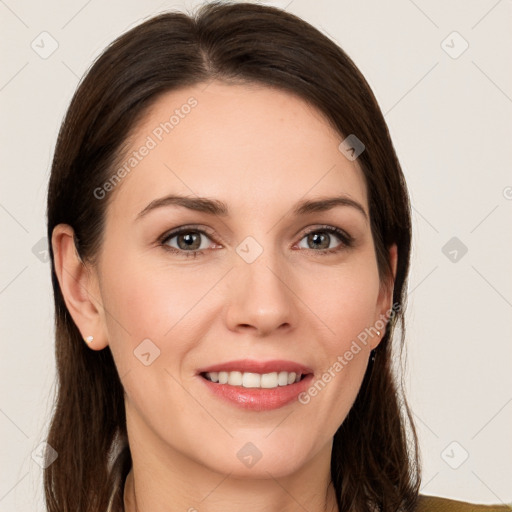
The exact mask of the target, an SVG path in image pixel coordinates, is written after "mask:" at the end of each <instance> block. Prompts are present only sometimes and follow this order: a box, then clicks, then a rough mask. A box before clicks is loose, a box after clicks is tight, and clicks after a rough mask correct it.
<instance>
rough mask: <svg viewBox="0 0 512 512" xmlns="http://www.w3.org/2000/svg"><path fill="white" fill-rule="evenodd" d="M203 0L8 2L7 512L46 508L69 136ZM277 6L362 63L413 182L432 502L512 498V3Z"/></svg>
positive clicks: (419, 369) (4, 87) (417, 377)
mask: <svg viewBox="0 0 512 512" xmlns="http://www.w3.org/2000/svg"><path fill="white" fill-rule="evenodd" d="M197 3H198V2H160V1H147V2H144V3H143V2H136V1H134V0H124V1H123V2H121V1H112V2H98V1H97V0H96V1H95V0H89V1H84V0H72V1H69V2H66V3H64V2H57V1H55V0H49V1H47V2H43V3H37V2H34V1H32V2H29V1H22V0H5V1H4V0H0V15H1V21H0V29H1V33H2V36H3V45H2V50H1V68H0V73H1V75H0V108H1V120H2V122H1V151H2V155H1V162H2V166H1V171H0V172H1V189H0V226H1V234H2V240H1V242H0V247H1V267H0V311H1V325H0V336H1V341H2V357H1V359H0V364H1V367H0V375H1V379H2V388H1V389H2V392H1V396H0V429H1V430H0V432H1V442H0V451H1V460H2V463H1V470H0V475H1V481H0V511H2V512H3V511H6V512H7V511H8V512H12V511H14V510H16V511H23V512H25V511H26V512H28V511H30V512H33V511H34V510H43V499H42V485H41V484H42V469H41V468H40V467H39V466H38V465H37V464H36V462H35V461H34V459H33V458H32V454H33V452H34V450H36V448H37V446H38V445H39V444H40V443H41V442H42V441H43V440H44V436H45V429H46V427H47V424H48V420H49V412H50V410H51V406H52V396H53V395H52V393H53V391H54V389H53V387H52V386H53V384H54V379H55V367H54V354H53V324H52V322H53V319H52V314H53V309H52V297H51V284H50V273H49V263H48V262H47V261H45V259H46V258H45V255H46V253H45V248H44V241H43V242H41V239H42V238H43V237H44V236H45V200H46V189H47V180H48V176H49V170H50V165H51V158H52V155H53V148H54V145H55V141H56V137H57V132H58V129H59V126H60V123H61V121H62V118H63V116H64V113H65V110H66V108H67V106H68V104H69V101H70V99H71V96H72V94H73V92H74V90H75V88H76V86H77V83H78V80H79V78H80V77H81V76H82V74H83V73H84V72H85V71H86V69H87V68H88V67H89V66H90V64H91V62H92V61H93V59H94V58H96V57H97V56H98V55H99V53H101V51H102V50H103V49H104V48H105V47H106V45H107V44H108V43H110V42H111V41H112V40H113V39H114V38H116V37H117V36H119V35H120V34H121V33H123V32H125V31H126V30H127V29H129V28H131V27H132V26H134V25H136V24H138V23H140V22H141V21H142V20H143V19H145V18H147V17H149V16H151V15H153V14H156V13H158V12H161V11H164V10H167V9H171V8H175V7H176V8H179V9H180V10H190V9H192V8H193V7H194V6H195V5H196V4H197ZM267 3H269V4H272V5H277V6H279V7H282V8H285V7H286V9H287V10H288V11H290V12H292V13H294V14H298V15H299V16H301V17H303V18H304V19H306V20H307V21H309V22H310V23H312V24H313V25H314V26H316V27H317V28H319V29H320V30H322V31H323V32H324V33H325V34H327V35H328V36H329V37H331V38H333V39H335V40H336V41H337V42H338V44H339V45H340V46H341V47H342V48H343V49H344V50H345V51H346V52H347V53H348V54H349V56H350V57H351V58H352V59H353V60H354V61H355V63H356V65H357V66H358V67H359V68H360V69H361V71H362V72H363V74H364V75H365V77H366V78H367V80H368V82H369V83H370V85H371V87H372V88H373V90H374V92H375V94H376V96H377V99H378V101H379V103H380V106H381V108H382V111H383V112H384V114H385V118H386V121H387V123H388V126H389V129H390V132H391V136H392V138H393V141H394V144H395V147H396V150H397V153H398V156H399V158H400V161H401V163H402V166H403V169H404V172H405V175H406V179H407V182H408V186H409V190H410V194H411V200H412V205H413V214H414V218H413V221H414V243H413V258H412V270H411V276H410V283H409V293H410V295H409V308H408V314H407V321H408V337H407V339H408V341H407V343H408V345H407V346H408V349H407V373H406V375H405V382H406V385H407V392H408V397H409V400H410V403H411V406H412V409H413V411H414V415H415V419H416V424H417V428H418V431H419V435H420V443H421V450H422V455H423V470H424V480H423V486H422V492H423V493H425V494H436V495H441V496H447V497H452V498H457V499H464V500H468V501H474V502H482V503H500V502H511V501H512V467H511V461H512V436H511V435H510V434H511V426H512V372H511V362H512V348H511V344H510V341H511V336H510V333H511V327H512V322H511V318H512V315H511V308H512V280H511V278H510V261H512V229H510V227H511V222H510V221H511V212H512V174H511V172H510V168H511V167H510V166H511V163H512V154H511V143H510V141H511V138H510V136H511V133H512V130H511V128H512V99H511V97H512V75H511V74H510V63H511V62H512V32H511V30H510V26H511V20H512V2H511V0H500V1H496V0H489V1H487V0H486V1H462V0H461V1H453V2H444V1H440V0H436V1H430V2H427V1H425V0H423V1H420V0H417V1H412V0H394V1H392V2H379V1H378V0H371V1H364V2H356V1H348V0H342V1H334V0H320V1H315V2H313V1H307V0H292V1H291V2H290V1H289V0H287V1H283V2H279V1H276V2H267ZM42 32H47V33H48V34H41V33H42ZM454 32H455V33H454ZM52 45H54V46H55V45H58V47H57V48H56V49H55V51H54V52H53V53H52V54H51V55H46V54H45V53H44V52H47V53H49V52H50V51H51V50H52V49H53V48H52ZM466 46H467V48H466ZM43 57H44V58H43ZM454 237H456V239H455V240H452V239H453V238H454ZM446 244H448V245H446ZM464 247H465V248H466V249H467V252H466V253H464V251H465V249H464ZM454 251H455V252H454ZM466 457H467V458H466Z"/></svg>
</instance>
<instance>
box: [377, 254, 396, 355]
mask: <svg viewBox="0 0 512 512" xmlns="http://www.w3.org/2000/svg"><path fill="white" fill-rule="evenodd" d="M397 260H398V249H397V246H396V244H393V245H392V246H391V247H390V248H389V263H390V265H391V270H392V276H390V278H389V279H388V281H387V282H386V283H381V286H380V291H379V298H378V301H377V309H376V313H377V316H376V318H375V324H374V325H376V328H377V329H378V330H380V331H381V335H380V336H379V337H378V339H377V340H376V345H375V347H376V346H377V345H378V344H379V343H380V341H381V339H382V338H383V337H384V334H385V333H386V329H387V322H388V320H389V317H390V315H391V312H392V306H393V290H394V285H395V278H396V266H397ZM375 347H372V348H375Z"/></svg>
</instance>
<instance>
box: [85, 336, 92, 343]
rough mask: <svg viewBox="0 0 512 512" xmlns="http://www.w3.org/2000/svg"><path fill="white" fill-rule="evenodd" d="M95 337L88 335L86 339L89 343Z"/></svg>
mask: <svg viewBox="0 0 512 512" xmlns="http://www.w3.org/2000/svg"><path fill="white" fill-rule="evenodd" d="M93 339H94V337H93V336H87V338H85V341H86V342H87V343H91V342H92V340H93Z"/></svg>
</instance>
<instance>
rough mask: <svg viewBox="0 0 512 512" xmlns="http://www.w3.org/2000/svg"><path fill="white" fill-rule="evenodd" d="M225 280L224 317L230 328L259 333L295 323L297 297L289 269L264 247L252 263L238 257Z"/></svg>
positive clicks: (289, 326)
mask: <svg viewBox="0 0 512 512" xmlns="http://www.w3.org/2000/svg"><path fill="white" fill-rule="evenodd" d="M229 280H230V282H229V285H228V286H229V290H230V292H229V306H228V309H227V313H226V321H227V324H228V327H229V329H230V330H233V331H243V330H246V331H254V334H255V335H256V336H259V337H263V336H268V335H269V334H271V333H273V332H274V331H277V330H279V331H282V332H285V331H289V330H291V329H293V328H295V327H296V321H297V318H298V311H297V297H296V295H295V294H294V292H293V283H292V282H291V281H292V276H291V272H290V271H289V268H286V266H285V264H284V263H282V262H281V264H279V263H278V261H277V258H275V257H272V255H270V251H264V252H263V253H262V254H261V255H260V256H259V257H258V258H257V259H256V261H253V262H252V263H247V262H246V261H244V260H243V259H241V258H240V259H239V260H238V261H237V262H236V263H235V268H234V269H233V270H232V271H231V272H230V273H229Z"/></svg>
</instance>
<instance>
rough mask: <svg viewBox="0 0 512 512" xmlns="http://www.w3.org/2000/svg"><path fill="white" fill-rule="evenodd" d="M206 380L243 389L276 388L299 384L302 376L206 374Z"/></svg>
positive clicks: (235, 373) (237, 373)
mask: <svg viewBox="0 0 512 512" xmlns="http://www.w3.org/2000/svg"><path fill="white" fill-rule="evenodd" d="M205 376H206V378H207V379H208V380H211V381H212V382H218V383H219V384H229V385H230V386H242V387H244V388H266V389H271V388H277V387H278V386H288V385H289V384H294V383H295V382H299V381H300V379H301V377H302V374H301V373H295V372H272V373H263V374H260V373H251V372H243V373H242V372H238V371H234V372H207V373H206V374H205Z"/></svg>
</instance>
